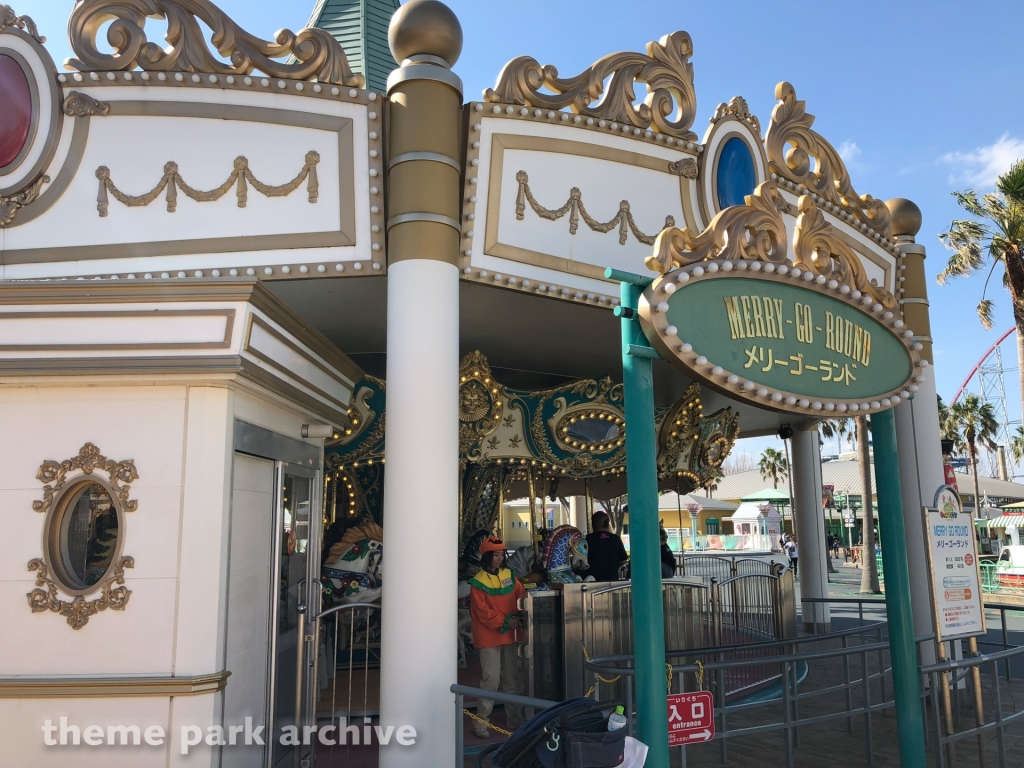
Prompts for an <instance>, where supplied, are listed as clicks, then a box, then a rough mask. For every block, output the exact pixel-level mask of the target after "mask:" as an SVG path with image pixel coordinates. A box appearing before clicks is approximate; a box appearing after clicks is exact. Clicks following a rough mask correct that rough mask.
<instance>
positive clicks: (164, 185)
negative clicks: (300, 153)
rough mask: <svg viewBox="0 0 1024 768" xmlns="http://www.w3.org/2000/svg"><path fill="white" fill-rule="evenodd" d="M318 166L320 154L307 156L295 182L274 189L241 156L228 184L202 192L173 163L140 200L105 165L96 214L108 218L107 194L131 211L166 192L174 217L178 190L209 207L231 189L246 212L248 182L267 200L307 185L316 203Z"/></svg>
mask: <svg viewBox="0 0 1024 768" xmlns="http://www.w3.org/2000/svg"><path fill="white" fill-rule="evenodd" d="M319 162H320V153H319V152H314V151H310V152H307V153H306V162H305V164H304V165H303V166H302V169H301V170H300V171H299V173H298V175H297V176H296V177H295V178H294V179H292V180H291V181H289V182H288V183H286V184H281V185H279V186H271V185H269V184H264V183H263V182H262V181H260V180H259V179H257V178H256V177H255V176H254V175H253V172H252V171H251V170H249V161H248V160H247V159H246V158H245V157H242V156H241V155H239V156H238V157H236V158H235V167H234V170H233V171H231V174H230V175H229V176H228V178H227V180H226V181H225V182H224V183H223V184H221V185H220V186H219V187H216V188H215V189H211V190H209V191H207V192H203V191H201V190H198V189H194V188H193V187H191V186H189V185H188V184H186V183H185V180H184V179H183V178H181V174H179V173H178V164H177V163H176V162H174V161H173V160H171V161H170V162H167V163H165V164H164V175H163V176H162V177H161V178H160V181H159V182H157V185H156V186H155V187H153V189H151V190H150V191H149V192H146V193H145V194H143V195H137V196H136V195H128V194H125V193H124V192H122V191H121V190H119V189H118V188H117V186H116V185H115V184H114V182H113V181H112V180H111V178H110V169H109V168H107V166H105V165H101V166H100V167H99V168H97V169H96V178H97V179H99V181H100V187H99V192H97V194H96V210H97V211H98V212H99V215H100V216H101V217H103V216H106V215H107V209H108V207H109V200H108V198H107V191H108V190H109V191H110V194H111V195H113V196H114V199H116V200H118V201H119V202H121V203H124V204H125V205H127V206H128V207H129V208H133V207H138V206H146V205H149V204H150V203H151V202H153V201H154V200H156V199H157V198H158V197H159V196H160V193H161V192H163V191H164V190H165V189H166V190H167V195H166V199H167V212H168V213H174V211H175V210H176V209H177V207H178V189H180V190H181V191H182V192H184V193H185V195H187V196H188V197H190V198H192V199H193V200H195V201H196V202H197V203H209V202H213V201H216V200H220V198H222V197H223V196H224V195H226V194H227V193H228V190H230V189H231V187H232V185H234V186H235V197H236V198H237V200H238V207H239V208H245V205H246V202H247V201H248V199H249V188H248V185H247V184H246V182H248V183H249V184H252V186H253V187H254V188H255V189H256V191H257V192H259V193H260V194H262V195H264V196H266V197H286V196H287V195H289V194H291V193H292V192H294V191H295V190H296V189H298V187H299V185H300V184H302V182H303V181H306V182H307V184H306V191H307V194H308V199H309V202H310V203H315V202H316V201H317V197H318V196H319V194H320V183H319V181H318V180H317V175H316V166H317V164H318V163H319Z"/></svg>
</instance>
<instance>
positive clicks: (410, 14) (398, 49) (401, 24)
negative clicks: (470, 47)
mask: <svg viewBox="0 0 1024 768" xmlns="http://www.w3.org/2000/svg"><path fill="white" fill-rule="evenodd" d="M388 44H389V45H390V46H391V54H392V55H393V56H394V57H395V61H397V62H399V63H401V62H403V61H405V60H406V59H408V58H410V57H411V56H420V55H427V56H437V57H438V58H441V59H444V60H445V61H447V62H448V66H449V67H453V66H455V62H456V61H458V60H459V54H461V53H462V25H461V24H459V19H458V17H457V16H456V15H455V13H454V12H453V11H452V9H451V8H449V7H448V6H447V5H445V4H444V3H442V2H441V0H409V2H407V3H405V4H403V5H402V7H401V8H399V9H398V10H397V11H395V15H394V16H392V17H391V24H390V26H389V27H388Z"/></svg>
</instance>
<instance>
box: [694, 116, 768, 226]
mask: <svg viewBox="0 0 1024 768" xmlns="http://www.w3.org/2000/svg"><path fill="white" fill-rule="evenodd" d="M744 115H745V116H744ZM755 125H756V126H760V123H758V120H757V118H756V117H754V116H753V115H751V114H750V113H749V112H747V111H746V102H745V101H743V100H742V99H740V98H739V97H737V98H734V99H733V100H732V101H731V102H730V103H729V104H722V105H720V106H719V107H718V112H717V113H716V115H715V118H714V119H713V120H712V124H711V127H710V128H709V129H708V130H707V132H706V133H705V134H704V141H703V143H704V152H703V153H702V154H701V156H700V168H699V172H698V174H697V200H698V204H699V205H700V211H701V214H702V215H703V216H704V225H705V226H707V224H708V223H709V222H710V221H711V219H713V218H714V217H715V214H717V213H719V212H720V211H721V210H722V209H721V208H720V207H719V206H718V174H717V169H718V159H719V157H720V156H721V154H722V149H723V148H724V147H725V144H726V142H727V141H729V139H731V138H733V137H736V138H739V139H740V140H741V141H743V143H744V144H746V145H747V149H748V150H749V151H750V157H751V159H752V160H753V162H754V189H757V187H758V186H759V185H760V184H762V183H763V182H764V181H765V180H766V179H767V178H768V156H767V155H766V154H765V151H764V144H763V143H762V142H761V136H760V134H759V132H758V131H757V130H755V128H754V126H755ZM751 193H753V189H752V190H751Z"/></svg>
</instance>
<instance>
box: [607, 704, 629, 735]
mask: <svg viewBox="0 0 1024 768" xmlns="http://www.w3.org/2000/svg"><path fill="white" fill-rule="evenodd" d="M625 711H626V710H624V709H623V708H622V707H621V706H619V707H616V708H615V711H614V712H612V713H611V714H610V715H609V716H608V730H609V731H617V730H619V728H625V727H626V715H625V714H624V713H625Z"/></svg>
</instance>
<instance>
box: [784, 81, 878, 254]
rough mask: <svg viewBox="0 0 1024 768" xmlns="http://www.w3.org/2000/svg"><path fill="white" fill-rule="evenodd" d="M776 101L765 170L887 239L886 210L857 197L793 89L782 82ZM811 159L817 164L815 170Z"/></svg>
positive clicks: (870, 199)
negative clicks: (802, 187) (793, 184)
mask: <svg viewBox="0 0 1024 768" xmlns="http://www.w3.org/2000/svg"><path fill="white" fill-rule="evenodd" d="M775 98H776V99H778V100H779V103H778V104H776V105H775V108H774V109H773V110H772V118H771V121H770V122H769V123H768V131H767V133H765V137H764V146H765V152H766V153H767V155H768V168H769V170H770V171H771V172H772V173H775V174H778V175H779V176H783V177H784V178H786V179H789V180H790V181H792V182H793V183H795V184H802V185H804V186H805V187H806V188H807V189H808V191H810V192H811V193H813V194H816V195H819V196H820V197H821V198H823V200H824V202H825V203H826V207H831V209H832V210H835V211H842V212H845V213H847V214H849V215H851V216H854V217H855V218H857V219H859V220H860V221H861V222H863V223H864V224H866V225H867V226H868V227H869V228H870V229H871V230H872V231H874V232H877V233H878V234H879V235H882V236H884V237H887V238H891V237H892V217H891V216H890V214H889V209H888V208H886V207H885V203H883V202H882V201H881V200H876V199H875V198H873V197H872V196H871V195H859V196H858V195H857V190H855V189H854V188H853V183H852V182H851V181H850V174H849V171H847V170H846V164H845V163H844V162H843V159H842V158H841V157H840V156H839V152H837V151H836V148H835V147H833V146H832V145H831V144H829V143H828V142H827V141H826V140H825V139H824V138H822V136H821V135H820V134H819V133H817V132H815V131H813V130H811V126H812V125H813V124H814V115H812V114H810V113H808V112H807V103H806V102H805V101H798V100H797V98H796V89H795V88H793V86H792V85H790V84H789V83H787V82H785V81H783V82H781V83H779V84H778V85H777V86H775ZM787 146H789V147H790V148H789V149H788V150H787V149H786V147H787ZM812 157H813V158H814V160H815V164H814V169H813V170H812V167H811V166H812V164H811V158H812Z"/></svg>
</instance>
